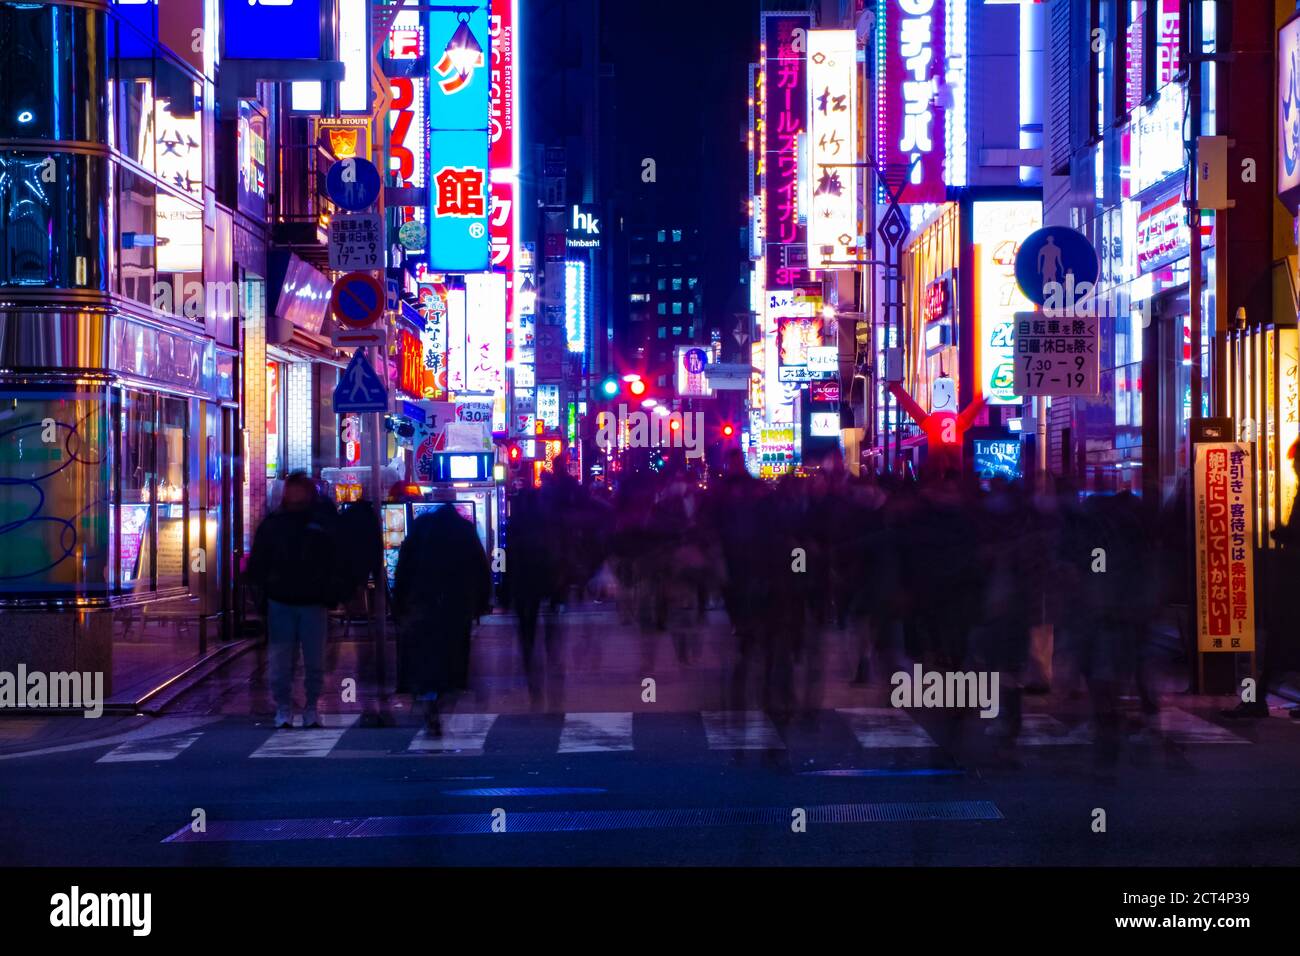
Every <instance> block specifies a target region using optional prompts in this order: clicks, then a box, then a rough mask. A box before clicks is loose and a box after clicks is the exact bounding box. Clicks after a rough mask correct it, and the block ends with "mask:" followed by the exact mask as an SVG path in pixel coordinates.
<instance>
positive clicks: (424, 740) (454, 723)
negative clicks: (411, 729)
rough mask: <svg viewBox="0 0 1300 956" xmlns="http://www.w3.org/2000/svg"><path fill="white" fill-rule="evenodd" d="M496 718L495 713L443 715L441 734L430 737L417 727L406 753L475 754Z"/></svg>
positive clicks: (426, 732) (478, 752)
mask: <svg viewBox="0 0 1300 956" xmlns="http://www.w3.org/2000/svg"><path fill="white" fill-rule="evenodd" d="M496 720H497V715H496V714H444V715H443V717H442V734H441V736H438V737H431V736H429V731H428V730H426V729H425V728H424V727H421V728H420V732H419V733H418V734H416V735H415V739H414V740H412V741H411V745H410V746H409V747H408V748H407V752H408V753H409V752H412V751H414V752H417V753H458V754H461V755H462V756H466V757H472V756H477V755H478V754H481V753H482V752H483V745H484V744H485V743H486V742H487V736H488V733H489V732H490V731H491V730H492V725H493V724H495V723H496Z"/></svg>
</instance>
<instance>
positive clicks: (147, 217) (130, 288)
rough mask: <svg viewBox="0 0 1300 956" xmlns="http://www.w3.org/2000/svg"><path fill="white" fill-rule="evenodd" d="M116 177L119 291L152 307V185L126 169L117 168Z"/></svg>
mask: <svg viewBox="0 0 1300 956" xmlns="http://www.w3.org/2000/svg"><path fill="white" fill-rule="evenodd" d="M118 178H119V183H118V191H117V229H118V238H119V240H120V244H121V258H120V260H119V261H120V263H121V268H120V270H119V276H118V281H119V289H120V291H121V293H122V294H123V295H124V296H126V297H128V298H131V299H134V300H135V301H137V302H142V303H145V304H146V305H153V303H154V298H155V297H154V250H155V248H156V243H157V238H158V237H157V228H158V224H157V217H156V213H155V206H156V201H155V199H156V197H155V193H156V189H155V187H154V185H153V183H152V182H150V181H149V180H147V179H145V178H144V177H143V176H139V175H137V174H135V173H132V172H128V171H127V170H126V169H119V171H118Z"/></svg>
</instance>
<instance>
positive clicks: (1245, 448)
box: [1195, 442, 1255, 653]
mask: <svg viewBox="0 0 1300 956" xmlns="http://www.w3.org/2000/svg"><path fill="white" fill-rule="evenodd" d="M1252 475H1253V469H1252V464H1251V460H1250V446H1249V445H1247V444H1244V443H1237V442H1211V443H1205V444H1199V445H1197V446H1196V468H1195V481H1196V485H1195V494H1196V620H1197V623H1196V628H1197V649H1198V650H1200V651H1201V652H1202V653H1213V652H1216V651H1254V649H1255V571H1254V553H1255V552H1254V531H1253V525H1252V522H1253V517H1252V515H1251V498H1252V493H1253V478H1252Z"/></svg>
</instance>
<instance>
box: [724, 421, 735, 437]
mask: <svg viewBox="0 0 1300 956" xmlns="http://www.w3.org/2000/svg"><path fill="white" fill-rule="evenodd" d="M734 434H736V429H735V428H734V427H733V426H732V425H731V424H730V423H727V424H726V425H723V426H722V437H723V438H730V437H731V436H732V435H734Z"/></svg>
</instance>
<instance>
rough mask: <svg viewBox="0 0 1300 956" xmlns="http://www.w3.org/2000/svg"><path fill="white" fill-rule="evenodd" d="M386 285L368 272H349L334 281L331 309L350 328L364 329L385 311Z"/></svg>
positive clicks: (335, 316)
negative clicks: (381, 283)
mask: <svg viewBox="0 0 1300 956" xmlns="http://www.w3.org/2000/svg"><path fill="white" fill-rule="evenodd" d="M386 301H387V300H386V297H385V294H384V287H383V286H382V285H380V284H379V280H378V279H376V278H375V277H374V276H372V275H370V274H369V273H366V272H349V273H348V274H347V275H345V276H344V277H343V278H341V279H339V280H338V281H337V282H335V283H334V292H333V293H332V294H331V295H330V311H331V312H333V313H334V318H336V319H338V320H339V321H340V322H342V323H343V324H344V325H346V326H347V327H348V328H350V329H364V328H366V326H368V325H372V324H374V321H375V320H376V319H378V318H379V317H380V316H381V315H383V312H384V305H385V303H386Z"/></svg>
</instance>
